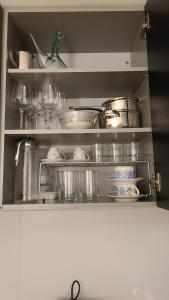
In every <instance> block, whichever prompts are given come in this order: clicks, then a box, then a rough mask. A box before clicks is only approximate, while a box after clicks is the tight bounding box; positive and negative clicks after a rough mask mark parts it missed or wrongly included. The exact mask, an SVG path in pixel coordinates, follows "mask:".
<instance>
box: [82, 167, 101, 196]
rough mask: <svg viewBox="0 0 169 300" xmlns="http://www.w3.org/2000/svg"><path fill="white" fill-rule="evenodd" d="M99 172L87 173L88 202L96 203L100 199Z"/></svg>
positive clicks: (86, 191) (86, 190)
mask: <svg viewBox="0 0 169 300" xmlns="http://www.w3.org/2000/svg"><path fill="white" fill-rule="evenodd" d="M98 174H99V171H97V170H86V171H85V195H86V201H87V202H96V201H97V200H98V197H99V188H98V187H99V185H98Z"/></svg>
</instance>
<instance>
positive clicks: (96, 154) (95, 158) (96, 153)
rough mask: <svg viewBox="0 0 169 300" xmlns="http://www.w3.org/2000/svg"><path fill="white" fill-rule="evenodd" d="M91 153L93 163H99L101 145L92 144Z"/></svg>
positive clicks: (100, 159)
mask: <svg viewBox="0 0 169 300" xmlns="http://www.w3.org/2000/svg"><path fill="white" fill-rule="evenodd" d="M92 152H93V155H92V157H93V161H96V162H101V161H102V145H101V144H98V143H96V144H94V145H93V146H92Z"/></svg>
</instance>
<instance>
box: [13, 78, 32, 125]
mask: <svg viewBox="0 0 169 300" xmlns="http://www.w3.org/2000/svg"><path fill="white" fill-rule="evenodd" d="M14 101H15V102H16V104H18V105H19V112H20V125H19V128H20V129H24V126H25V110H26V109H27V108H28V107H29V105H30V89H29V88H28V86H27V85H26V84H25V83H24V82H23V81H19V82H18V84H17V86H16V89H15V95H14Z"/></svg>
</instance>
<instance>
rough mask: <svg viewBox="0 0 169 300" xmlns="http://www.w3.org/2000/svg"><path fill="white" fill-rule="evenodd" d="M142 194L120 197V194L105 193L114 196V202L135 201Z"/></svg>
mask: <svg viewBox="0 0 169 300" xmlns="http://www.w3.org/2000/svg"><path fill="white" fill-rule="evenodd" d="M144 196H145V195H138V196H130V197H121V196H116V195H114V194H109V195H107V197H110V198H114V201H116V202H135V201H137V200H138V199H139V198H142V197H144Z"/></svg>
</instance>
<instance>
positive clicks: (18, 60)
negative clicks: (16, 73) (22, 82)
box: [8, 50, 32, 69]
mask: <svg viewBox="0 0 169 300" xmlns="http://www.w3.org/2000/svg"><path fill="white" fill-rule="evenodd" d="M8 57H9V60H10V62H11V63H12V65H13V66H14V67H15V68H19V69H29V68H30V67H31V64H32V55H31V54H30V53H29V52H27V51H14V50H11V51H9V53H8Z"/></svg>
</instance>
